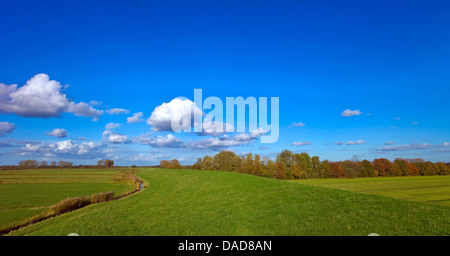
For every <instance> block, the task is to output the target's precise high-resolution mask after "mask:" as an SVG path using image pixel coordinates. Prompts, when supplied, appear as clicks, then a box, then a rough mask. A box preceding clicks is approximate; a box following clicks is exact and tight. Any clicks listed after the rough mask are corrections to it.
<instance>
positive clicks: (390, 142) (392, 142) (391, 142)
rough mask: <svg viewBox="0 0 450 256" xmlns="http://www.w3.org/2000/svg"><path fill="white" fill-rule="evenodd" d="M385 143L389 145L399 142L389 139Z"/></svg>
mask: <svg viewBox="0 0 450 256" xmlns="http://www.w3.org/2000/svg"><path fill="white" fill-rule="evenodd" d="M384 144H385V145H387V146H390V145H394V144H397V142H395V141H387V142H386V143H384Z"/></svg>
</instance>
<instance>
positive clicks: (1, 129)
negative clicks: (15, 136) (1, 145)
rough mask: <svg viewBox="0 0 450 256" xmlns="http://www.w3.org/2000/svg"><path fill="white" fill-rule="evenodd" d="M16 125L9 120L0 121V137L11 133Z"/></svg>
mask: <svg viewBox="0 0 450 256" xmlns="http://www.w3.org/2000/svg"><path fill="white" fill-rule="evenodd" d="M14 129H16V126H15V125H14V124H13V123H9V122H0V137H3V136H5V135H7V134H11V133H13V131H14Z"/></svg>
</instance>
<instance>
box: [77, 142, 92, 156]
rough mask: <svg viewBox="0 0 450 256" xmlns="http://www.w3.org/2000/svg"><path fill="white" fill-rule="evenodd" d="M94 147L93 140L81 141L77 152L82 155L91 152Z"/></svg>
mask: <svg viewBox="0 0 450 256" xmlns="http://www.w3.org/2000/svg"><path fill="white" fill-rule="evenodd" d="M95 147H96V145H95V143H94V142H93V141H89V142H83V143H81V144H80V146H79V147H78V154H80V155H83V154H87V153H89V152H91V151H92V150H93V149H94V148H95Z"/></svg>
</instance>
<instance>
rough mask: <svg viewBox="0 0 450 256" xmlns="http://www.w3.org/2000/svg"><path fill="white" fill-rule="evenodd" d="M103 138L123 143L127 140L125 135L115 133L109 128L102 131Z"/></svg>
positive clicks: (111, 141)
mask: <svg viewBox="0 0 450 256" xmlns="http://www.w3.org/2000/svg"><path fill="white" fill-rule="evenodd" d="M103 138H104V139H105V140H106V141H107V142H109V143H124V142H127V141H128V136H127V135H124V134H120V133H115V132H112V131H110V130H106V131H104V132H103Z"/></svg>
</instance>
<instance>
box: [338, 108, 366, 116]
mask: <svg viewBox="0 0 450 256" xmlns="http://www.w3.org/2000/svg"><path fill="white" fill-rule="evenodd" d="M361 114H362V112H361V111H359V110H357V109H356V110H350V109H346V110H344V111H342V116H344V117H350V116H359V115H361Z"/></svg>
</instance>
